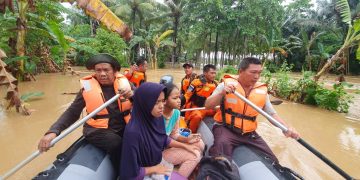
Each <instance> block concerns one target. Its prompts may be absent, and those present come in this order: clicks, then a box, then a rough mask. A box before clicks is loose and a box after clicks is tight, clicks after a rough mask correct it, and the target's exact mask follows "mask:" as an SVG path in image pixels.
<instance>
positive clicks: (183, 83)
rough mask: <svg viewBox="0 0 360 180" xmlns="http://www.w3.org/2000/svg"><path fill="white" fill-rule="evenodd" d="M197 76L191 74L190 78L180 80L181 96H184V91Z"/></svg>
mask: <svg viewBox="0 0 360 180" xmlns="http://www.w3.org/2000/svg"><path fill="white" fill-rule="evenodd" d="M196 77H197V75H196V74H195V73H192V74H191V75H190V77H186V76H185V77H184V78H183V79H182V80H181V94H185V92H186V90H187V89H188V88H189V86H190V83H191V81H193V80H194V79H195V78H196Z"/></svg>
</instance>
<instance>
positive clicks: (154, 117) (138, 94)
mask: <svg viewBox="0 0 360 180" xmlns="http://www.w3.org/2000/svg"><path fill="white" fill-rule="evenodd" d="M165 90H166V88H165V86H163V85H161V84H157V83H151V82H146V83H144V84H142V85H141V86H140V87H139V88H138V89H137V90H136V91H135V94H134V96H133V100H134V102H133V109H132V113H131V119H130V122H129V124H127V125H126V128H125V132H124V137H123V147H122V153H121V163H120V179H121V180H133V179H134V180H138V179H144V177H145V176H147V175H152V174H163V175H167V176H170V175H171V176H172V177H171V178H172V179H185V178H183V177H181V176H180V175H178V174H175V173H172V172H171V169H169V168H167V167H165V166H164V165H162V164H160V162H161V161H162V151H163V150H164V149H165V148H166V147H178V148H184V149H186V150H188V151H189V152H193V153H194V152H195V151H198V149H197V147H195V146H192V145H187V144H183V143H180V142H177V141H175V140H172V139H170V138H169V137H168V136H167V135H166V132H165V124H164V120H163V116H162V113H163V108H164V103H165V96H164V91H165Z"/></svg>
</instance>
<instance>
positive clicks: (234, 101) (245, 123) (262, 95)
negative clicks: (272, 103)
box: [214, 75, 267, 133]
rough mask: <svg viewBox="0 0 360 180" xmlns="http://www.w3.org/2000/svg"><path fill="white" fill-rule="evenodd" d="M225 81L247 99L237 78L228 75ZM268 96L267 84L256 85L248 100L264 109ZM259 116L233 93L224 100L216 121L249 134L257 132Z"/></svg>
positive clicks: (216, 115)
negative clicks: (231, 84)
mask: <svg viewBox="0 0 360 180" xmlns="http://www.w3.org/2000/svg"><path fill="white" fill-rule="evenodd" d="M223 81H224V83H225V84H226V83H233V84H234V85H235V84H236V91H237V92H239V93H240V94H241V95H243V96H245V97H246V95H245V91H244V89H243V88H242V87H241V85H240V83H239V82H238V80H237V78H234V77H231V76H228V75H227V76H225V77H224V79H223ZM266 96H267V87H266V84H262V83H256V84H255V86H254V88H253V89H252V90H251V91H250V94H249V95H248V96H247V97H246V98H247V99H249V100H250V101H251V102H253V103H254V104H255V105H257V106H258V107H260V108H263V107H264V106H265V103H266ZM258 114H259V112H257V111H256V110H255V109H253V108H252V107H251V106H249V105H248V104H246V103H245V102H243V101H242V100H241V99H239V98H238V97H237V96H235V95H234V94H233V93H231V94H227V95H226V96H225V97H224V99H223V100H222V104H221V111H218V112H217V113H216V114H215V116H214V119H215V121H217V122H218V123H223V124H224V125H226V126H230V127H231V128H233V127H236V128H239V129H240V130H241V131H242V132H243V133H247V132H252V131H255V130H256V128H257V121H256V117H257V115H258ZM223 118H225V121H223Z"/></svg>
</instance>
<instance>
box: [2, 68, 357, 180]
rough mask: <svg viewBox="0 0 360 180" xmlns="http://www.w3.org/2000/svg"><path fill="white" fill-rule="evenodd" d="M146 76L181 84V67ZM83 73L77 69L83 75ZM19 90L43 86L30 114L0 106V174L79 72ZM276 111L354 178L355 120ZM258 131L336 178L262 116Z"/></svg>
mask: <svg viewBox="0 0 360 180" xmlns="http://www.w3.org/2000/svg"><path fill="white" fill-rule="evenodd" d="M147 74H148V76H147V77H148V80H149V81H152V82H159V80H160V77H161V76H163V75H167V74H171V75H173V77H174V81H175V83H176V84H178V85H180V80H181V78H182V77H183V75H184V74H183V71H182V70H181V69H166V70H157V71H153V70H150V71H149V72H148V73H147ZM84 75H86V73H82V76H84ZM19 89H20V91H21V93H27V92H35V91H42V92H44V93H45V95H44V96H43V97H41V98H40V99H38V100H36V101H30V102H29V104H30V106H31V109H35V110H36V111H34V112H33V114H32V115H31V116H21V115H19V114H17V113H16V112H15V110H14V109H13V110H11V111H5V113H3V111H2V109H1V106H0V129H1V130H0V145H1V147H2V148H1V153H0V174H4V173H5V171H7V170H9V169H10V168H12V167H14V166H15V165H16V164H17V163H19V162H20V161H21V160H23V159H24V158H26V157H27V156H28V155H30V154H31V153H33V152H34V151H35V150H36V146H37V142H38V140H39V139H40V137H41V136H42V135H43V134H44V133H45V132H46V131H47V129H48V128H49V127H50V125H51V124H52V123H53V122H54V121H55V120H56V119H57V118H58V117H59V116H60V114H61V113H62V112H63V111H65V109H66V108H67V107H68V106H69V105H70V103H71V102H72V100H73V99H74V97H75V96H74V95H62V93H64V92H67V93H69V92H78V90H79V77H78V76H72V75H65V76H64V75H61V74H46V75H44V74H43V75H39V76H38V77H37V81H36V82H24V83H20V84H19ZM275 109H276V110H277V112H278V113H279V115H280V116H281V117H282V118H283V119H284V120H286V121H287V122H289V123H290V124H291V125H292V126H294V127H295V128H296V130H297V131H298V132H300V134H301V135H302V138H303V139H304V140H305V141H306V142H308V143H309V144H310V145H312V146H313V147H314V148H315V149H317V150H319V151H320V152H321V153H323V154H324V155H325V156H327V157H328V158H329V159H330V160H331V161H333V162H334V163H335V164H337V165H338V166H339V167H341V168H342V169H343V170H345V171H346V172H348V173H349V174H351V175H352V176H354V177H357V178H360V171H359V167H360V155H359V151H360V122H353V121H349V120H347V119H346V118H345V117H344V115H342V114H339V113H336V112H330V111H327V110H323V109H320V108H316V107H311V106H305V105H301V104H295V103H291V102H284V103H283V104H281V105H279V106H275ZM259 121H260V123H259V129H258V132H259V134H261V135H262V137H263V138H264V139H265V140H266V141H267V142H268V144H269V146H270V147H271V148H272V149H273V151H274V152H275V154H276V155H277V156H278V158H279V160H280V162H281V163H282V164H283V165H284V166H287V167H290V168H292V169H293V170H295V171H296V172H298V173H300V174H301V175H303V176H304V177H305V178H306V179H341V177H340V176H339V175H338V174H337V173H336V172H334V171H333V170H332V169H331V168H330V167H328V166H327V165H326V164H324V163H323V162H322V161H321V160H319V158H317V157H316V156H314V155H313V154H312V153H311V152H309V151H308V150H307V149H305V148H304V147H302V146H301V145H300V144H299V143H297V142H296V141H295V140H291V139H288V138H285V137H284V136H283V134H282V132H281V131H280V130H279V129H277V128H275V127H273V126H272V125H271V124H270V123H268V122H267V121H266V120H264V118H262V117H261V118H259ZM80 135H81V128H80V129H78V130H76V132H74V133H72V134H70V135H69V136H68V137H66V138H65V139H63V140H62V141H60V142H59V143H58V144H56V145H55V147H54V148H52V149H51V150H50V151H49V152H47V153H44V154H43V155H41V156H40V157H38V158H37V159H35V160H34V161H33V162H31V163H30V164H28V165H27V166H25V167H24V168H23V169H22V170H20V171H19V172H18V173H16V174H15V175H14V176H12V178H10V179H19V180H22V179H29V178H31V177H33V176H34V175H35V174H36V173H37V172H39V171H41V170H43V169H45V168H46V167H47V166H48V165H49V164H50V163H51V162H52V161H53V160H55V157H56V155H57V154H59V153H60V152H63V151H64V150H65V149H66V148H67V147H68V146H69V145H71V144H72V142H73V141H74V140H76V139H77V138H78V137H80Z"/></svg>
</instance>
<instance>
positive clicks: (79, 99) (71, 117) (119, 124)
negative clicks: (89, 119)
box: [46, 85, 126, 135]
mask: <svg viewBox="0 0 360 180" xmlns="http://www.w3.org/2000/svg"><path fill="white" fill-rule="evenodd" d="M101 89H102V92H103V94H104V98H105V101H107V100H109V99H111V98H112V97H114V96H115V90H114V86H112V85H110V86H101ZM84 108H85V100H84V98H83V96H82V90H80V92H79V93H78V94H77V95H76V98H75V100H74V101H73V102H72V104H71V105H70V107H69V108H68V109H67V110H66V111H65V112H64V113H63V114H62V115H61V116H60V117H59V119H58V120H57V121H56V122H55V123H54V124H53V125H52V126H51V127H50V129H49V131H48V132H47V133H46V134H48V133H51V132H53V133H56V134H57V135H59V134H60V132H61V131H63V130H65V129H66V128H68V127H69V126H71V125H72V124H73V123H74V122H75V121H77V120H78V119H79V118H80V114H81V112H82V110H83V109H84ZM107 110H108V112H109V115H110V119H109V129H112V130H114V131H115V132H120V134H123V131H124V129H125V125H126V123H125V121H124V119H123V118H122V117H121V115H119V114H120V109H119V105H118V103H117V101H114V102H113V103H112V104H110V105H109V106H108V107H107ZM114 114H117V116H112V115H114ZM95 130H96V128H94V127H91V126H89V125H87V124H86V123H85V124H84V130H83V133H84V135H88V134H90V133H91V132H93V131H95Z"/></svg>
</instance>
